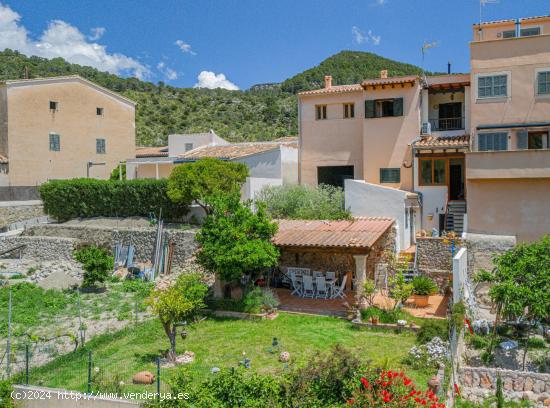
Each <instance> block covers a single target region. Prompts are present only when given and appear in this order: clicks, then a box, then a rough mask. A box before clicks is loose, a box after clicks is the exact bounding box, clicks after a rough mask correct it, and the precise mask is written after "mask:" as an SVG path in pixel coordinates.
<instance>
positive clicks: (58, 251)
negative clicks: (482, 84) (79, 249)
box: [0, 236, 78, 261]
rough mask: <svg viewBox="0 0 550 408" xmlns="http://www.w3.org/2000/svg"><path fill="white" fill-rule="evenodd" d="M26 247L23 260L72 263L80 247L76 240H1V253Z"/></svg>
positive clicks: (22, 237)
mask: <svg viewBox="0 0 550 408" xmlns="http://www.w3.org/2000/svg"><path fill="white" fill-rule="evenodd" d="M19 245H25V247H24V248H23V249H22V257H23V258H31V259H34V260H37V261H72V260H73V251H74V249H75V248H76V246H77V245H78V240H76V239H74V238H58V237H27V236H10V237H4V238H0V252H2V251H5V250H8V249H11V248H14V247H16V246H19Z"/></svg>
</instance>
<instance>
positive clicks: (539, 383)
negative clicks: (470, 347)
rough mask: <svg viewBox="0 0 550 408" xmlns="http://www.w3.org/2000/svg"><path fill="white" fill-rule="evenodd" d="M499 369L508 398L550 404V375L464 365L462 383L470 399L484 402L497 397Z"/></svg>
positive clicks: (463, 391) (465, 395)
mask: <svg viewBox="0 0 550 408" xmlns="http://www.w3.org/2000/svg"><path fill="white" fill-rule="evenodd" d="M497 372H498V375H499V376H500V378H501V380H502V388H503V393H504V397H505V399H512V400H516V401H518V400H522V399H524V400H525V399H526V400H529V401H531V402H533V403H534V404H535V405H536V406H537V407H543V406H548V405H545V402H546V401H547V402H546V403H547V404H550V374H543V373H533V372H526V371H513V370H501V369H499V370H497V369H495V368H485V367H463V368H461V369H459V373H458V374H459V379H460V384H461V385H462V390H461V394H462V395H463V396H464V397H465V398H466V399H468V400H470V401H474V402H483V401H485V400H486V399H487V398H488V397H491V396H494V395H495V391H496V382H497Z"/></svg>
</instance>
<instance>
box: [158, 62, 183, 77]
mask: <svg viewBox="0 0 550 408" xmlns="http://www.w3.org/2000/svg"><path fill="white" fill-rule="evenodd" d="M157 69H158V70H159V71H160V72H161V73H162V74H163V75H164V77H165V78H166V79H167V80H169V81H174V80H176V79H178V73H177V72H176V71H175V70H173V69H172V68H169V67H167V66H166V64H165V63H164V62H159V63H158V64H157Z"/></svg>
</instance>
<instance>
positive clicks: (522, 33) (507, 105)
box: [466, 17, 550, 241]
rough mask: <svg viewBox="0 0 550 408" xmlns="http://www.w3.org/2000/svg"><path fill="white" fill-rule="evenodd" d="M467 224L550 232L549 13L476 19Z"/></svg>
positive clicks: (522, 235) (481, 229)
mask: <svg viewBox="0 0 550 408" xmlns="http://www.w3.org/2000/svg"><path fill="white" fill-rule="evenodd" d="M473 38H474V40H473V41H472V42H471V43H470V53H471V69H472V72H471V81H472V88H473V90H474V91H473V92H472V93H471V106H472V114H471V116H472V117H471V130H470V132H471V134H472V136H473V137H472V149H471V152H469V153H467V154H466V189H467V191H468V232H470V233H483V234H484V233H488V234H496V235H514V236H516V237H517V238H518V240H520V241H525V240H532V239H536V238H538V237H540V236H541V235H544V234H549V233H550V216H549V211H548V210H549V205H548V203H549V202H550V149H549V148H550V140H549V134H550V17H535V18H526V19H520V20H505V21H498V22H490V23H483V24H481V26H480V25H479V24H476V25H474V28H473Z"/></svg>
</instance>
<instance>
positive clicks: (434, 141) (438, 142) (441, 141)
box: [413, 135, 470, 148]
mask: <svg viewBox="0 0 550 408" xmlns="http://www.w3.org/2000/svg"><path fill="white" fill-rule="evenodd" d="M413 145H414V147H416V148H445V147H447V148H461V147H469V146H470V135H462V136H422V138H421V139H420V140H418V141H417V142H414V143H413Z"/></svg>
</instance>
